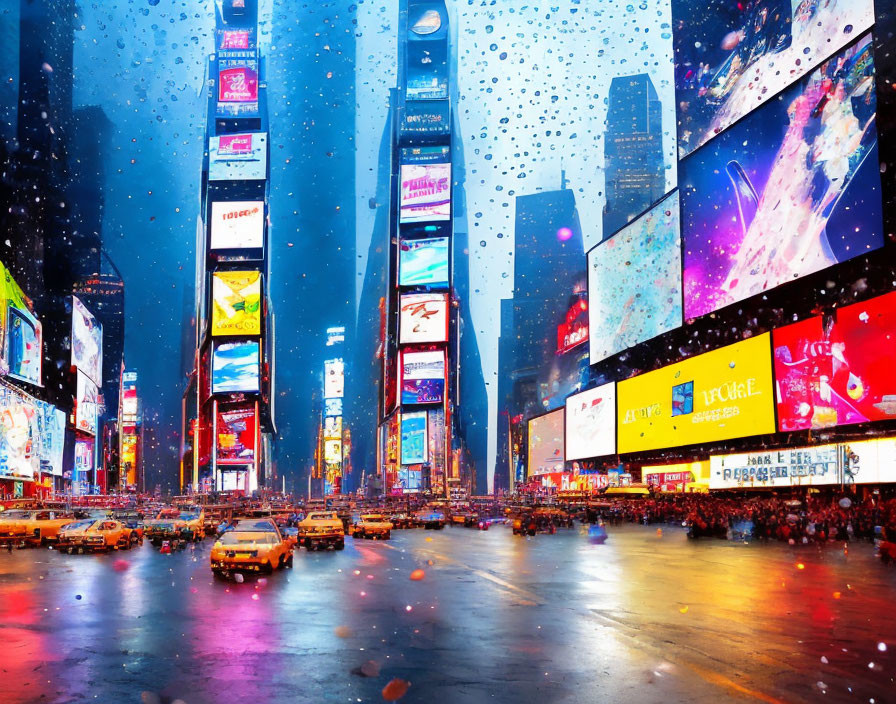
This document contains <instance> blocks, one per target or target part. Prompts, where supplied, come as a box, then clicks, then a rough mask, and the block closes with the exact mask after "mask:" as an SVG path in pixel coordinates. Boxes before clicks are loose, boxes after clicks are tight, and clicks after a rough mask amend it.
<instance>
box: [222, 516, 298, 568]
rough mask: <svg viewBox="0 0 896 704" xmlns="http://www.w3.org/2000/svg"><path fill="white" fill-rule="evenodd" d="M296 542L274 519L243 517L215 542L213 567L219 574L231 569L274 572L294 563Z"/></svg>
mask: <svg viewBox="0 0 896 704" xmlns="http://www.w3.org/2000/svg"><path fill="white" fill-rule="evenodd" d="M293 546H294V543H293V541H292V540H290V539H287V538H284V537H283V534H282V533H281V532H280V529H279V528H278V527H277V524H276V523H275V522H274V521H272V520H270V519H255V518H249V519H245V518H241V519H238V520H237V521H236V524H235V525H234V526H233V527H232V528H228V529H227V530H226V531H224V533H222V534H221V536H220V537H219V538H218V539H217V540H216V541H215V544H214V545H213V546H212V553H211V567H212V572H214V573H215V574H216V575H226V574H229V573H231V572H266V573H267V572H273V571H274V570H275V569H283V568H284V567H292V561H293V554H292V549H293Z"/></svg>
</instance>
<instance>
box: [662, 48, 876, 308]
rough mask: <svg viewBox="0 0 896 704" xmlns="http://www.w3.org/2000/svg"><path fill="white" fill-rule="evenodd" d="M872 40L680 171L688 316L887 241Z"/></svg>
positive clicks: (698, 154)
mask: <svg viewBox="0 0 896 704" xmlns="http://www.w3.org/2000/svg"><path fill="white" fill-rule="evenodd" d="M873 77H874V66H873V61H872V56H871V37H870V35H866V36H865V37H863V38H862V39H861V40H859V41H858V42H857V43H856V44H854V45H852V46H851V47H849V48H848V49H846V50H844V51H843V52H842V53H840V54H839V55H837V56H835V57H834V58H832V59H831V60H829V61H827V62H826V63H824V64H822V65H821V66H819V67H818V68H817V69H816V70H815V71H813V72H812V73H811V74H810V75H809V76H807V77H806V78H805V79H803V80H802V81H801V82H799V83H797V84H795V85H793V86H792V87H790V88H788V89H787V90H786V91H785V92H784V93H782V94H781V96H780V97H779V99H777V100H773V101H770V102H767V103H765V104H764V105H763V106H762V107H761V108H759V109H758V110H756V111H755V112H753V113H751V114H750V115H749V116H747V117H746V118H744V119H743V120H742V121H741V122H739V123H738V124H737V125H735V126H734V127H732V128H730V129H729V130H728V131H727V132H725V133H723V134H721V135H719V136H718V137H716V138H715V139H713V140H712V142H710V143H709V144H707V145H706V146H705V147H704V148H702V149H700V150H699V151H697V152H694V153H693V154H691V155H690V156H689V157H687V158H686V159H684V160H683V161H682V162H681V164H680V165H679V183H680V185H681V208H682V213H683V218H682V237H683V239H684V292H685V310H684V313H685V318H696V317H698V316H701V315H705V314H707V313H711V312H713V311H715V310H718V309H719V308H723V307H725V306H727V305H730V304H732V303H736V302H738V301H742V300H744V299H746V298H749V297H751V296H754V295H757V294H760V293H763V292H765V291H767V290H769V289H772V288H774V287H776V286H780V285H781V284H784V283H787V282H788V281H793V280H794V279H796V278H798V277H801V276H806V275H808V274H812V273H814V272H816V271H820V270H822V269H825V268H827V267H830V266H832V265H834V264H837V263H838V262H843V261H846V260H848V259H851V258H852V257H855V256H858V255H860V254H864V253H866V252H868V251H871V250H874V249H877V248H879V247H881V246H883V242H884V235H883V223H882V216H881V193H880V188H881V186H880V167H879V164H878V156H877V129H876V126H875V85H874V79H873Z"/></svg>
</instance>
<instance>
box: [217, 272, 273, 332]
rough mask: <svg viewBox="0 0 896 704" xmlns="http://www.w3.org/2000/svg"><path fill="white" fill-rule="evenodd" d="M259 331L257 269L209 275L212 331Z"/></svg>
mask: <svg viewBox="0 0 896 704" xmlns="http://www.w3.org/2000/svg"><path fill="white" fill-rule="evenodd" d="M260 334H261V272H258V271H216V272H215V273H214V274H213V275H212V335H260Z"/></svg>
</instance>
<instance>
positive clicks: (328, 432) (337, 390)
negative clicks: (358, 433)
mask: <svg viewBox="0 0 896 704" xmlns="http://www.w3.org/2000/svg"><path fill="white" fill-rule="evenodd" d="M344 343H345V328H344V327H334V328H327V347H332V348H334V349H333V352H338V351H339V350H341V349H342V346H343V345H344ZM323 397H324V413H323V422H322V428H321V440H322V450H321V455H322V470H321V471H320V472H319V473H318V476H320V477H322V478H323V480H324V495H325V496H328V495H330V494H340V493H342V477H343V470H344V458H345V455H346V454H347V453H346V452H345V447H344V444H343V434H344V433H347V432H348V427H347V426H346V425H345V424H344V422H343V413H342V411H343V400H344V397H345V361H344V359H343V357H341V356H340V357H332V358H331V359H328V360H326V361H325V362H324V388H323Z"/></svg>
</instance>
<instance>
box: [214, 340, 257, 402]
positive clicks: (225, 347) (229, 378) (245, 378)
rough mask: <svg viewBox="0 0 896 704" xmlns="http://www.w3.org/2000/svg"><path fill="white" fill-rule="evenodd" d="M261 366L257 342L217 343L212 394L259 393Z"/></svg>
mask: <svg viewBox="0 0 896 704" xmlns="http://www.w3.org/2000/svg"><path fill="white" fill-rule="evenodd" d="M260 365H261V357H260V345H259V343H258V341H257V340H244V341H241V342H218V343H216V344H215V346H214V352H213V353H212V393H213V394H229V393H258V392H259V390H260V387H259V372H260Z"/></svg>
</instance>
